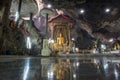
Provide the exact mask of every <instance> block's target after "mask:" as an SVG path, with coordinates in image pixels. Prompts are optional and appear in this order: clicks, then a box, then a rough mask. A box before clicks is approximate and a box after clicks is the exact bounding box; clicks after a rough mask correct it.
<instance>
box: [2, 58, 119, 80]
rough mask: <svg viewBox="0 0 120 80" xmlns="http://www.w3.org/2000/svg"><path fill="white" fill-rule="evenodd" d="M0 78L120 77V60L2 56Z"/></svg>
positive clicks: (62, 79) (86, 79) (71, 79)
mask: <svg viewBox="0 0 120 80" xmlns="http://www.w3.org/2000/svg"><path fill="white" fill-rule="evenodd" d="M0 80H120V59H119V58H106V57H104V58H103V57H101V58H52V57H46V58H40V57H24V58H19V57H17V58H16V57H12V58H11V57H4V58H0Z"/></svg>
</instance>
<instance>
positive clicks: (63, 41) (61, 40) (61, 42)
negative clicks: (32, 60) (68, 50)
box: [57, 33, 65, 45]
mask: <svg viewBox="0 0 120 80" xmlns="http://www.w3.org/2000/svg"><path fill="white" fill-rule="evenodd" d="M64 43H65V40H64V37H63V36H62V34H61V33H60V34H59V36H58V37H57V44H59V45H63V44H64Z"/></svg>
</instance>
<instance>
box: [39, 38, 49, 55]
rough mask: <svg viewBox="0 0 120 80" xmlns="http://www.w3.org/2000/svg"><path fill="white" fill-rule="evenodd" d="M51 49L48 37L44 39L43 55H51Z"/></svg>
mask: <svg viewBox="0 0 120 80" xmlns="http://www.w3.org/2000/svg"><path fill="white" fill-rule="evenodd" d="M50 53H51V50H50V49H49V45H48V39H44V40H43V49H42V51H41V55H42V56H50Z"/></svg>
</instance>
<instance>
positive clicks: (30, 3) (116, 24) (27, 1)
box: [10, 0, 120, 41]
mask: <svg viewBox="0 0 120 80" xmlns="http://www.w3.org/2000/svg"><path fill="white" fill-rule="evenodd" d="M18 2H19V1H18V0H13V1H12V6H11V9H10V15H12V16H13V15H15V12H16V11H17V6H18ZM49 3H50V4H52V10H53V11H54V12H55V13H56V15H57V14H64V15H68V16H69V17H70V18H71V19H73V20H74V22H75V24H76V25H74V26H76V27H79V28H80V29H84V30H85V31H86V32H88V34H89V35H91V36H92V37H95V38H98V39H100V40H102V41H107V40H109V39H111V38H114V39H118V40H120V1H119V0H23V2H22V7H21V12H20V15H21V17H26V18H27V17H29V13H31V12H32V13H33V14H34V17H40V10H41V9H42V8H44V7H46V6H47V4H49ZM106 8H110V12H108V13H106V12H105V9H106ZM81 9H84V10H85V12H84V14H80V10H81Z"/></svg>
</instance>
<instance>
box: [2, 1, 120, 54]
mask: <svg viewBox="0 0 120 80" xmlns="http://www.w3.org/2000/svg"><path fill="white" fill-rule="evenodd" d="M119 3H120V2H119V0H115V1H114V0H110V1H109V0H98V1H97V0H92V1H89V0H75V1H72V0H66V1H65V0H62V1H59V0H7V1H2V0H1V1H0V4H1V5H0V26H1V27H0V28H1V29H0V52H1V54H2V55H6V54H7V53H8V54H11V55H43V56H45V55H48V54H49V56H50V55H52V54H54V53H55V54H56V53H57V54H56V55H58V54H59V53H60V54H63V53H65V54H66V53H70V54H71V53H97V52H98V53H101V52H102V53H109V52H114V51H115V52H119V51H118V50H119V49H120V27H119V25H120V24H119V23H120V14H119V13H120V6H119ZM44 40H45V41H44ZM45 47H46V48H47V49H44V48H45ZM47 50H48V51H47ZM116 50H117V51H116ZM47 52H48V54H47ZM44 53H46V54H44Z"/></svg>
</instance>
